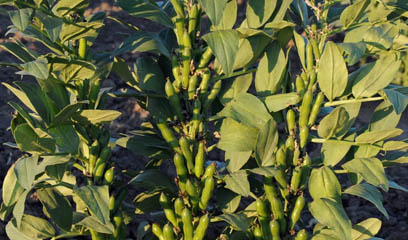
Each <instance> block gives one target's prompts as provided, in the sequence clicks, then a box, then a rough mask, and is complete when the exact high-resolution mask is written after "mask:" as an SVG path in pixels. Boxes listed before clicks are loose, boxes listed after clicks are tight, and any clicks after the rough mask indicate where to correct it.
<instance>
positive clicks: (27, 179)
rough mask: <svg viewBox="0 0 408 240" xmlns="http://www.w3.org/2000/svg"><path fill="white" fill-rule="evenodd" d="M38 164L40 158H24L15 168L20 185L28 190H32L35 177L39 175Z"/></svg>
mask: <svg viewBox="0 0 408 240" xmlns="http://www.w3.org/2000/svg"><path fill="white" fill-rule="evenodd" d="M37 163H38V156H32V157H22V158H20V159H19V160H18V161H17V162H16V165H15V167H14V172H15V174H16V177H17V181H18V183H19V184H20V186H22V187H23V188H25V189H27V190H30V189H31V187H32V185H33V183H34V179H35V176H36V175H37V174H38V170H37Z"/></svg>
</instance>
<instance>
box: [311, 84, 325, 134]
mask: <svg viewBox="0 0 408 240" xmlns="http://www.w3.org/2000/svg"><path fill="white" fill-rule="evenodd" d="M323 101H324V94H323V93H322V92H319V94H317V97H316V100H315V102H314V104H313V107H312V111H311V112H310V117H309V122H308V125H309V126H313V124H314V123H315V121H316V119H317V115H319V113H320V108H321V107H322V104H323Z"/></svg>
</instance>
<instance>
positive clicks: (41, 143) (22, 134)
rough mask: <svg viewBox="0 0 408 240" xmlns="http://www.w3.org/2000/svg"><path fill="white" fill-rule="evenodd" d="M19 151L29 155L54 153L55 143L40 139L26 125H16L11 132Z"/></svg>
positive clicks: (48, 139)
mask: <svg viewBox="0 0 408 240" xmlns="http://www.w3.org/2000/svg"><path fill="white" fill-rule="evenodd" d="M13 135H14V139H15V140H16V143H17V146H18V148H19V149H20V150H22V151H26V152H30V153H44V152H47V153H52V152H55V142H54V140H53V139H51V138H45V137H44V138H40V137H39V136H38V135H37V134H36V133H35V132H34V130H33V129H32V128H31V127H30V126H29V125H28V124H26V123H23V124H20V125H18V126H17V127H16V128H15V129H14V132H13Z"/></svg>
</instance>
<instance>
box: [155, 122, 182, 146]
mask: <svg viewBox="0 0 408 240" xmlns="http://www.w3.org/2000/svg"><path fill="white" fill-rule="evenodd" d="M157 128H158V129H159V130H160V133H161V135H162V136H163V138H164V140H165V141H166V142H167V143H168V144H169V145H170V147H171V148H172V149H173V150H174V151H175V152H179V153H180V152H181V150H180V147H179V144H178V141H177V138H176V136H174V133H173V130H171V129H170V128H169V126H168V125H167V123H166V121H165V120H163V119H159V121H158V122H157Z"/></svg>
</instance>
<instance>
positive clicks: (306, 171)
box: [300, 154, 312, 189]
mask: <svg viewBox="0 0 408 240" xmlns="http://www.w3.org/2000/svg"><path fill="white" fill-rule="evenodd" d="M311 165H312V159H310V157H309V155H308V154H306V156H305V157H304V158H303V163H302V178H301V180H300V189H305V188H306V184H307V182H308V180H309V176H310V166H311Z"/></svg>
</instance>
